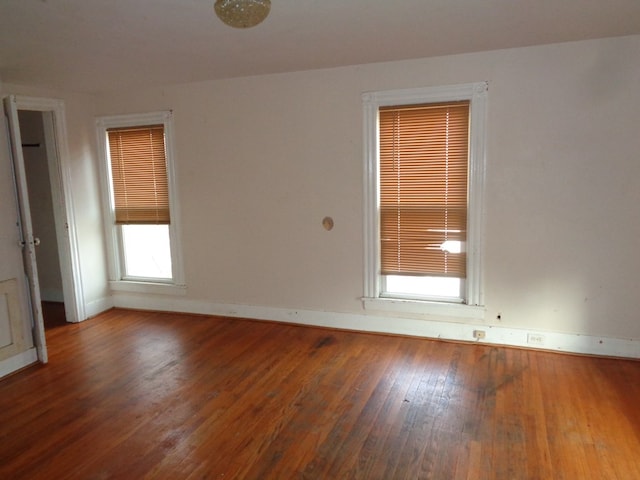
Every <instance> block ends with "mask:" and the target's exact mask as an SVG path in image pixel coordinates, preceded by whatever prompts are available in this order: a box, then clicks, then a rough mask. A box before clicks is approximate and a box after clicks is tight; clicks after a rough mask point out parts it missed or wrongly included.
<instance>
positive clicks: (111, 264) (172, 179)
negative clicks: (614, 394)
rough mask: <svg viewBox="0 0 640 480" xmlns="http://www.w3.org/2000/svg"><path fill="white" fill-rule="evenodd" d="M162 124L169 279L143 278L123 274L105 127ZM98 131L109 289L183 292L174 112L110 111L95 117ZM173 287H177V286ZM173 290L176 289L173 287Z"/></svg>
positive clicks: (143, 291) (141, 291)
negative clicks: (170, 275)
mask: <svg viewBox="0 0 640 480" xmlns="http://www.w3.org/2000/svg"><path fill="white" fill-rule="evenodd" d="M151 124H162V125H163V126H164V135H165V151H166V161H167V177H168V184H169V185H168V186H169V210H170V216H171V222H170V224H169V240H170V242H171V269H172V275H173V278H171V279H167V280H164V279H156V278H153V279H149V280H146V279H142V278H135V279H134V278H131V279H128V278H126V277H125V276H124V268H123V263H122V262H123V261H124V260H123V259H124V257H123V254H122V245H121V235H120V233H119V232H118V225H116V224H115V211H114V208H113V201H112V198H113V193H112V188H113V187H112V182H111V169H110V165H109V161H108V150H107V149H108V146H107V129H109V128H119V127H135V126H141V125H151ZM96 129H97V135H98V153H99V156H100V162H101V168H100V173H101V177H102V178H101V183H102V187H103V188H102V192H103V194H102V196H103V202H102V203H103V211H104V229H105V239H106V245H107V257H108V272H109V285H110V287H111V289H112V290H119V291H131V292H140V293H182V291H184V289H185V281H184V266H183V259H182V244H181V240H180V234H179V232H180V231H181V230H180V217H179V212H180V205H179V196H178V190H177V186H176V167H175V163H176V162H175V154H174V134H173V112H172V111H170V110H167V111H160V112H150V113H141V114H126V115H109V116H103V117H99V118H97V119H96ZM173 287H177V290H176V289H175V288H173ZM174 290H175V291H174Z"/></svg>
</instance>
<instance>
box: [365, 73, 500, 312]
mask: <svg viewBox="0 0 640 480" xmlns="http://www.w3.org/2000/svg"><path fill="white" fill-rule="evenodd" d="M487 91H488V84H487V82H476V83H468V84H461V85H451V86H441V87H426V88H413V89H403V90H389V91H378V92H366V93H364V94H363V95H362V102H363V113H364V123H363V128H364V132H363V137H364V267H365V272H364V296H363V300H364V302H363V303H364V306H365V308H373V309H379V310H380V309H382V310H386V309H392V310H401V311H405V312H409V313H425V312H426V313H430V312H429V310H431V311H432V312H433V313H437V314H443V315H456V316H460V312H461V311H462V310H464V309H466V310H467V311H469V310H470V309H471V308H472V307H479V306H482V305H484V289H483V284H482V280H483V275H482V270H483V240H484V232H483V225H484V221H483V215H484V183H485V170H486V153H485V151H486V123H487V122H486V116H487ZM457 100H470V102H471V106H470V112H469V123H470V135H469V173H468V174H469V186H468V188H469V192H468V202H469V208H468V219H467V277H466V281H465V282H464V283H465V290H466V292H465V298H464V302H465V303H463V304H459V303H455V301H452V302H438V301H434V300H433V299H428V298H425V299H421V300H416V299H409V298H402V297H400V296H398V297H392V298H390V297H389V296H388V295H384V296H383V295H381V281H382V279H381V275H380V274H379V272H380V227H379V195H378V189H379V141H378V110H379V108H380V107H384V106H392V105H408V104H417V103H437V102H447V101H457ZM398 306H401V307H402V308H398ZM414 310H415V312H414ZM473 310H476V309H473ZM477 310H478V311H477V312H475V314H473V316H474V317H477V315H478V314H479V312H480V310H482V309H477ZM461 316H466V314H463V315H461Z"/></svg>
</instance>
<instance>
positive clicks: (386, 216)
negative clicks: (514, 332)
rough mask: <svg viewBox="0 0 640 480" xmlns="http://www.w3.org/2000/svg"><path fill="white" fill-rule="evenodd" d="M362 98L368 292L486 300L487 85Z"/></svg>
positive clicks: (451, 300)
mask: <svg viewBox="0 0 640 480" xmlns="http://www.w3.org/2000/svg"><path fill="white" fill-rule="evenodd" d="M363 98H364V105H365V133H366V141H367V144H366V152H367V153H366V171H365V173H366V186H367V190H366V195H367V198H366V203H367V205H366V217H365V226H366V238H365V246H366V252H365V261H366V270H367V272H366V278H365V298H382V299H384V298H401V299H407V300H412V299H413V300H432V301H438V302H447V303H454V304H458V303H460V304H474V305H478V304H480V303H481V286H480V279H481V275H480V273H481V272H480V239H481V232H480V230H481V223H482V222H481V218H480V217H481V212H482V207H481V203H482V180H483V175H482V173H483V171H484V166H483V162H484V153H483V152H484V140H483V138H484V106H485V103H486V84H484V83H482V84H468V85H461V86H454V87H439V88H427V89H417V90H410V91H393V92H377V93H371V94H365V95H364V96H363Z"/></svg>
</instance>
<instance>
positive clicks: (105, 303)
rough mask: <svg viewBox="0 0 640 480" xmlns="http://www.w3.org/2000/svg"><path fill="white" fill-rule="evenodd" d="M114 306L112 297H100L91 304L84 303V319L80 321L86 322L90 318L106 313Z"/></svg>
mask: <svg viewBox="0 0 640 480" xmlns="http://www.w3.org/2000/svg"><path fill="white" fill-rule="evenodd" d="M114 306H115V304H114V300H113V297H102V298H99V299H98V300H94V301H92V302H89V303H86V304H85V305H84V313H85V318H83V319H82V320H81V321H83V320H86V319H88V318H91V317H95V316H96V315H98V314H100V313H102V312H106V311H107V310H109V309H110V308H113V307H114Z"/></svg>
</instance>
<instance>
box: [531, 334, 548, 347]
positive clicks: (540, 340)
mask: <svg viewBox="0 0 640 480" xmlns="http://www.w3.org/2000/svg"><path fill="white" fill-rule="evenodd" d="M527 343H528V344H529V345H544V335H540V334H539V333H528V334H527Z"/></svg>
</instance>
